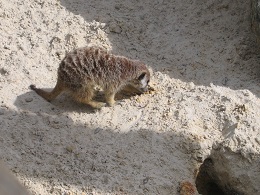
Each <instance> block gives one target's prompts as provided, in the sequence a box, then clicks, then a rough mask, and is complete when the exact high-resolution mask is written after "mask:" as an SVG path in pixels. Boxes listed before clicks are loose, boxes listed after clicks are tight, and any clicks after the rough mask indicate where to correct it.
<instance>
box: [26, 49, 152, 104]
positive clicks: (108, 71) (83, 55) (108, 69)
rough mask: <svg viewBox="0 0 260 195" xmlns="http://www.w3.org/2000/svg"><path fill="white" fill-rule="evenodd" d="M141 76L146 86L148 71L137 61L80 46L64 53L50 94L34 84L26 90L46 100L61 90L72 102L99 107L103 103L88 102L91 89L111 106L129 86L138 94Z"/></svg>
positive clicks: (54, 96) (148, 77)
mask: <svg viewBox="0 0 260 195" xmlns="http://www.w3.org/2000/svg"><path fill="white" fill-rule="evenodd" d="M143 75H145V79H147V84H148V82H149V79H150V73H149V70H148V69H147V67H146V65H145V64H143V63H141V62H140V61H137V60H130V59H127V58H125V57H122V56H115V55H113V54H110V53H108V52H107V51H106V50H104V49H101V48H97V47H84V48H79V49H76V50H74V51H72V52H70V53H68V54H67V55H66V56H65V58H64V59H63V60H62V61H61V63H60V65H59V68H58V79H57V83H56V86H55V87H54V89H53V90H52V91H51V92H46V91H44V90H42V89H38V88H36V87H35V86H34V85H31V86H30V88H31V89H32V90H34V91H35V92H36V93H37V94H39V95H40V96H42V97H43V98H45V99H46V100H48V101H51V100H53V99H54V98H56V97H57V96H58V95H59V94H60V93H61V92H63V91H70V92H71V94H72V96H73V97H74V99H75V100H77V101H79V102H82V103H85V104H88V105H90V106H92V107H94V108H100V107H102V106H104V103H102V102H97V101H94V100H93V99H92V98H93V96H94V87H95V86H97V85H98V86H100V87H101V88H103V90H104V93H105V99H106V102H107V103H108V104H109V105H110V106H112V105H113V104H114V103H115V100H114V96H115V94H116V93H117V92H118V91H119V90H121V89H122V88H123V87H125V86H127V85H131V86H134V87H135V88H136V89H138V90H139V91H142V90H143V88H141V87H140V86H141V84H140V82H141V81H140V80H141V79H140V77H142V78H143ZM142 92H143V91H142Z"/></svg>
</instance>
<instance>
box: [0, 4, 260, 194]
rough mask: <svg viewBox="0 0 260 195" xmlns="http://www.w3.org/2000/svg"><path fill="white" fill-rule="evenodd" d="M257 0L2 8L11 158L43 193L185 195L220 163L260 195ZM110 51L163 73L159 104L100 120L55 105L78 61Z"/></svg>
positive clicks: (3, 120)
mask: <svg viewBox="0 0 260 195" xmlns="http://www.w3.org/2000/svg"><path fill="white" fill-rule="evenodd" d="M249 6H250V5H249V3H247V2H245V1H227V0H221V1H213V0H209V1H206V0H197V1H191V0H184V1H183V0H175V1H165V0H164V1H163V0H156V1H148V0H145V1H138V0H136V1H119V0H109V1H94V0H93V1H83V0H62V1H60V2H59V1H54V0H52V1H51V0H44V1H43V0H25V1H18V0H17V1H15V0H12V1H7V0H3V1H2V2H0V35H1V36H0V37H1V45H2V47H1V48H0V64H1V65H0V73H1V75H0V100H1V107H0V126H1V130H0V147H1V150H0V156H1V159H2V160H3V161H4V162H5V163H6V164H7V166H8V167H9V168H10V169H11V170H12V171H13V172H14V173H15V175H16V176H17V177H18V178H19V180H20V181H21V182H22V184H24V185H25V186H26V187H27V188H28V189H29V190H30V191H31V192H32V193H33V194H73V193H75V194H84V193H85V194H177V193H178V187H179V183H180V182H183V181H189V182H191V183H192V184H193V185H195V177H196V173H197V171H198V168H199V166H200V165H201V163H202V162H203V160H204V159H206V158H207V157H208V156H209V155H211V158H212V159H213V160H214V161H215V163H216V164H215V165H216V168H217V169H218V170H219V172H220V175H219V178H220V180H223V177H224V178H225V179H224V180H223V183H222V185H223V186H225V185H228V186H231V187H232V188H234V189H235V190H238V191H241V192H243V193H245V194H257V193H260V191H259V190H260V189H259V185H258V184H259V182H260V178H259V175H260V174H259V166H258V165H259V161H260V159H259V153H260V139H259V134H260V133H259V129H260V127H259V117H260V108H259V105H260V104H259V103H260V101H259V96H260V86H259V74H258V73H259V62H260V60H259V58H258V51H257V49H256V43H255V37H254V36H253V34H252V33H251V30H250V7H249ZM89 44H95V45H102V46H103V47H105V48H107V49H109V50H112V52H113V53H115V54H121V55H125V56H128V57H130V58H136V59H140V60H142V61H144V62H146V63H147V64H149V65H150V66H151V68H152V69H153V70H154V76H153V81H152V85H153V87H154V88H155V89H156V91H155V92H154V93H152V94H146V95H142V96H135V97H131V98H130V99H123V100H119V101H118V104H117V105H116V106H115V107H113V108H110V107H104V108H102V109H101V110H100V111H97V112H95V111H93V110H91V109H90V108H89V107H87V106H85V105H81V104H78V103H75V102H74V101H73V100H71V99H70V98H68V97H67V96H66V95H63V96H60V97H59V98H57V99H56V100H55V101H53V102H52V103H48V102H46V101H44V100H43V99H41V98H40V97H39V96H37V95H36V94H35V93H34V92H32V91H30V90H29V89H28V86H29V85H30V84H32V83H34V84H36V85H37V86H39V87H44V88H52V87H53V86H54V84H55V80H56V69H57V67H58V64H59V61H60V59H61V58H62V57H63V56H64V54H65V52H66V51H69V50H71V49H72V48H76V47H81V46H85V45H89Z"/></svg>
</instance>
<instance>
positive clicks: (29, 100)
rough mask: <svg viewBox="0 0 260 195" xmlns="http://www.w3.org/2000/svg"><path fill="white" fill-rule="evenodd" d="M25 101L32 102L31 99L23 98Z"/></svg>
mask: <svg viewBox="0 0 260 195" xmlns="http://www.w3.org/2000/svg"><path fill="white" fill-rule="evenodd" d="M25 101H26V102H32V101H33V98H31V97H28V98H25Z"/></svg>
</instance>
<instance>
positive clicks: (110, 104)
mask: <svg viewBox="0 0 260 195" xmlns="http://www.w3.org/2000/svg"><path fill="white" fill-rule="evenodd" d="M115 103H116V101H115V100H109V101H107V104H108V106H111V107H112V106H114V105H115Z"/></svg>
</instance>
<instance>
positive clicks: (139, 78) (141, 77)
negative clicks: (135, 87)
mask: <svg viewBox="0 0 260 195" xmlns="http://www.w3.org/2000/svg"><path fill="white" fill-rule="evenodd" d="M145 74H146V73H145V72H144V73H142V74H141V75H140V76H139V77H138V80H139V81H140V80H142V79H143V78H144V77H145Z"/></svg>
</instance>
